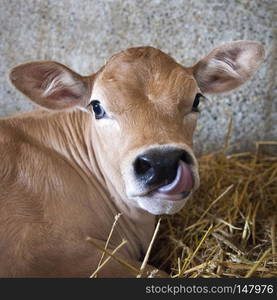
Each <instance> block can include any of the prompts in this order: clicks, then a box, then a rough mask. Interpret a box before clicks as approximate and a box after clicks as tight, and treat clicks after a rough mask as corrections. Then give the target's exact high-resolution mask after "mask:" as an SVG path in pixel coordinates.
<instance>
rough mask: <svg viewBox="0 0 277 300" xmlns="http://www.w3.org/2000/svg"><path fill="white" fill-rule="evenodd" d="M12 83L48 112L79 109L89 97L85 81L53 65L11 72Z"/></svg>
mask: <svg viewBox="0 0 277 300" xmlns="http://www.w3.org/2000/svg"><path fill="white" fill-rule="evenodd" d="M9 77H10V81H11V83H12V84H13V85H14V86H15V87H16V88H17V89H18V90H19V91H21V92H22V93H23V94H24V95H26V96H27V97H29V98H30V99H31V100H32V101H33V102H35V103H37V104H38V105H40V106H43V107H46V108H48V109H54V110H62V109H67V108H72V107H74V106H77V105H82V104H84V102H85V101H86V100H87V98H88V95H89V82H88V80H87V78H86V77H82V76H81V75H79V74H77V73H75V72H74V71H72V70H70V69H69V68H67V67H66V66H64V65H62V64H60V63H57V62H53V61H42V62H30V63H26V64H22V65H19V66H17V67H15V68H13V69H12V70H11V71H10V75H9Z"/></svg>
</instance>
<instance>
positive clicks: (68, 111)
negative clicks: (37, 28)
mask: <svg viewBox="0 0 277 300" xmlns="http://www.w3.org/2000/svg"><path fill="white" fill-rule="evenodd" d="M263 56H264V50H263V47H262V46H261V45H260V44H259V43H256V42H252V41H238V42H233V43H228V44H225V45H223V46H220V47H218V48H216V49H214V50H213V51H212V52H211V53H210V54H209V55H208V56H206V57H205V58H204V59H202V60H200V61H199V62H198V63H197V64H195V65H194V66H192V67H183V66H181V65H180V64H178V63H177V62H176V61H175V60H174V59H172V58H171V57H169V56H168V55H166V54H165V53H163V52H162V51H160V50H158V49H155V48H152V47H138V48H130V49H127V50H125V51H123V52H120V53H119V54H116V55H114V56H113V57H112V58H111V59H110V60H109V61H108V62H107V63H106V64H105V66H103V67H102V68H101V69H100V70H99V71H98V72H97V73H95V74H93V75H91V76H85V77H84V76H81V75H79V74H77V73H75V72H73V71H72V70H70V69H69V68H67V67H66V66H64V65H62V64H59V63H56V62H52V61H44V62H31V63H26V64H22V65H19V66H17V67H15V68H14V69H12V70H11V72H10V80H11V83H12V84H13V85H14V86H15V87H16V88H17V89H18V90H19V91H21V92H22V93H23V94H24V95H26V96H27V97H29V98H30V99H31V100H32V101H33V102H34V103H36V104H38V105H39V106H41V107H42V109H37V110H34V111H32V112H28V113H23V114H20V115H17V116H13V117H9V118H2V119H1V120H0V276H1V277H35V276H39V277H82V276H83V277H88V276H89V275H90V274H91V273H92V272H93V271H94V270H95V269H96V267H97V265H98V262H99V260H100V257H101V255H102V251H101V250H99V249H98V248H97V247H95V246H94V245H92V244H91V243H89V242H88V241H87V240H86V238H87V237H90V238H91V240H92V241H93V243H94V244H95V245H98V246H99V247H104V246H105V242H106V240H107V238H108V236H109V232H110V230H111V227H112V224H113V222H114V217H115V216H116V215H117V214H118V213H121V214H122V216H121V218H120V219H119V221H118V223H117V225H116V227H115V230H114V232H113V234H112V236H111V239H110V242H109V245H108V251H112V250H113V249H115V248H116V247H117V246H118V245H119V244H120V242H121V241H122V239H126V240H127V244H126V245H125V246H124V247H122V248H121V249H120V250H119V251H118V253H116V256H117V257H118V258H121V259H123V260H124V261H126V262H127V263H129V264H130V265H132V266H133V267H135V268H136V269H139V268H140V265H141V262H140V260H141V259H142V258H143V256H144V254H145V252H146V249H147V247H148V245H149V242H150V240H151V236H152V234H153V229H154V222H155V216H154V215H158V214H173V213H176V212H177V211H179V210H180V209H181V208H182V207H183V206H184V204H185V203H186V201H187V199H188V198H189V197H190V196H191V194H192V193H193V191H195V190H196V189H197V187H198V186H199V176H198V167H197V161H196V158H195V155H194V153H193V151H192V138H193V132H194V129H195V127H196V121H197V117H198V115H199V113H198V108H197V106H198V104H199V102H200V101H201V99H202V94H204V93H221V92H226V91H229V90H232V89H234V88H236V87H238V86H240V85H241V84H242V83H244V82H245V81H246V80H247V79H249V78H250V76H251V75H252V74H253V73H254V72H255V71H256V69H257V68H258V66H259V64H260V63H261V61H262V59H263ZM153 269H154V268H153V267H151V266H150V265H149V266H147V267H146V270H145V273H144V276H148V274H149V272H151V271H152V270H153ZM136 275H137V274H136V272H135V271H134V270H133V271H132V270H131V269H128V268H125V267H124V266H122V265H121V264H119V263H118V261H117V260H114V259H111V260H110V261H109V263H107V264H106V265H105V266H104V267H103V268H101V269H100V271H99V272H98V276H102V277H129V276H136ZM157 276H165V274H164V273H163V272H158V273H157Z"/></svg>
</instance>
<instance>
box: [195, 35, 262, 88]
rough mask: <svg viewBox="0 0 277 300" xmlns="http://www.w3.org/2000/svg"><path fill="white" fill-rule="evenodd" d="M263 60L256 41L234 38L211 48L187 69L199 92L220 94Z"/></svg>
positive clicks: (236, 83)
mask: <svg viewBox="0 0 277 300" xmlns="http://www.w3.org/2000/svg"><path fill="white" fill-rule="evenodd" d="M263 59H264V47H263V46H262V45H261V44H260V43H258V42H254V41H237V42H232V43H228V44H224V45H222V46H220V47H218V48H215V49H214V50H213V51H212V52H211V53H210V54H208V55H207V56H206V57H205V58H204V59H202V60H200V61H199V62H198V63H197V64H196V65H194V66H193V67H192V68H191V69H192V72H193V75H194V77H195V79H196V81H197V83H198V86H199V88H200V90H201V91H202V92H203V93H222V92H227V91H230V90H232V89H234V88H236V87H238V86H240V85H241V84H243V83H244V82H246V81H247V80H248V79H249V78H250V77H251V76H252V75H253V74H254V73H255V72H256V70H257V69H258V67H259V65H260V64H261V62H262V61H263Z"/></svg>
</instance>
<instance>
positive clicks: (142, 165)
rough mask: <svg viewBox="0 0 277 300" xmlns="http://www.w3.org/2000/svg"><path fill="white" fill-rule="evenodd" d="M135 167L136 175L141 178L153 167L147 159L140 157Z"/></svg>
mask: <svg viewBox="0 0 277 300" xmlns="http://www.w3.org/2000/svg"><path fill="white" fill-rule="evenodd" d="M134 167H135V172H136V174H137V175H140V176H141V175H144V174H145V173H147V172H148V171H149V170H150V169H151V168H152V165H151V163H150V161H149V159H148V158H147V157H144V156H139V157H138V158H137V159H136V161H135V165H134Z"/></svg>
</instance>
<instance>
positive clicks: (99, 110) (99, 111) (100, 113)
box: [89, 100, 106, 119]
mask: <svg viewBox="0 0 277 300" xmlns="http://www.w3.org/2000/svg"><path fill="white" fill-rule="evenodd" d="M89 105H91V106H92V109H93V111H94V116H95V119H102V118H104V117H105V116H106V112H105V110H104V108H103V107H102V106H101V104H100V102H99V101H98V100H92V101H91V102H90V104H89Z"/></svg>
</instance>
